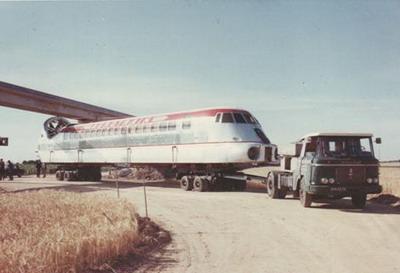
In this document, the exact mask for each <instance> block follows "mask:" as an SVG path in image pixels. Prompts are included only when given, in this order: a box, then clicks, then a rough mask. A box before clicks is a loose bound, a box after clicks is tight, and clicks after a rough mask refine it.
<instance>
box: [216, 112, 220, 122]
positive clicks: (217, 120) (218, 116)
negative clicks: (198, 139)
mask: <svg viewBox="0 0 400 273" xmlns="http://www.w3.org/2000/svg"><path fill="white" fill-rule="evenodd" d="M220 120H221V113H218V114H217V116H216V117H215V122H219V121H220Z"/></svg>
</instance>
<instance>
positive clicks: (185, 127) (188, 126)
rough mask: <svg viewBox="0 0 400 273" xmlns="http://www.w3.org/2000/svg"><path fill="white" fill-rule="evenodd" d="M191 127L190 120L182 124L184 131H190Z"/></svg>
mask: <svg viewBox="0 0 400 273" xmlns="http://www.w3.org/2000/svg"><path fill="white" fill-rule="evenodd" d="M190 126H191V123H190V120H186V121H184V122H182V129H190Z"/></svg>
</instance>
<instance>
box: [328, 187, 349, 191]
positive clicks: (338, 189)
mask: <svg viewBox="0 0 400 273" xmlns="http://www.w3.org/2000/svg"><path fill="white" fill-rule="evenodd" d="M331 191H336V192H342V191H346V188H345V187H334V188H331Z"/></svg>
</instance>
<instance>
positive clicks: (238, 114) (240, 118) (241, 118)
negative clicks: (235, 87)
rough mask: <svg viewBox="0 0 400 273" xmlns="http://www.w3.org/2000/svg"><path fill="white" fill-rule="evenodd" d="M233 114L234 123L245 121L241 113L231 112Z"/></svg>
mask: <svg viewBox="0 0 400 273" xmlns="http://www.w3.org/2000/svg"><path fill="white" fill-rule="evenodd" d="M233 116H234V117H235V121H236V123H246V120H245V119H244V118H243V116H242V114H241V113H233Z"/></svg>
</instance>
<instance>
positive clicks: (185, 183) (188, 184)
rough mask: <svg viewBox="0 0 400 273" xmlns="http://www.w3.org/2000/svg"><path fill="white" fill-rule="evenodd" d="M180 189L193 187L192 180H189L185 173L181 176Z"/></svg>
mask: <svg viewBox="0 0 400 273" xmlns="http://www.w3.org/2000/svg"><path fill="white" fill-rule="evenodd" d="M180 183H181V189H182V190H185V191H190V190H192V189H193V181H190V179H189V178H188V177H187V176H186V175H185V176H182V177H181V181H180Z"/></svg>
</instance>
